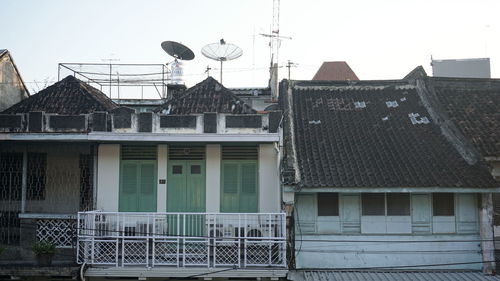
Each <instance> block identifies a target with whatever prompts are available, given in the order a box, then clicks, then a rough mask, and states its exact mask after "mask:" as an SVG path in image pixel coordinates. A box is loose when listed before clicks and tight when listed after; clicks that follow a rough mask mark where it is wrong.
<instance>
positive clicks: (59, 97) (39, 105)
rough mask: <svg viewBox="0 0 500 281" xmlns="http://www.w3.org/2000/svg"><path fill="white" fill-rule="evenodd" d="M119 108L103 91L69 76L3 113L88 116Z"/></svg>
mask: <svg viewBox="0 0 500 281" xmlns="http://www.w3.org/2000/svg"><path fill="white" fill-rule="evenodd" d="M117 107H118V106H117V105H116V104H115V103H114V102H113V101H112V100H111V99H110V98H108V97H107V96H106V95H105V94H104V93H102V92H101V91H99V90H97V89H96V88H94V87H92V86H90V85H88V84H87V83H85V82H83V81H80V80H78V79H77V78H75V77H73V76H67V77H66V78H64V79H63V80H61V81H59V82H57V83H55V84H53V85H51V86H49V87H47V88H45V89H43V90H41V91H40V92H38V93H37V94H35V95H32V96H30V97H29V98H27V99H25V100H23V101H21V102H19V103H17V104H15V105H13V106H11V107H10V108H8V109H6V110H5V111H3V112H2V113H27V112H30V111H45V112H46V113H58V114H86V113H91V112H94V111H110V110H113V109H115V108H117Z"/></svg>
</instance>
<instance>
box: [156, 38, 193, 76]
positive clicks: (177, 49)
mask: <svg viewBox="0 0 500 281" xmlns="http://www.w3.org/2000/svg"><path fill="white" fill-rule="evenodd" d="M161 48H162V49H163V50H164V51H165V52H166V53H167V54H169V55H170V56H171V57H173V58H174V60H173V61H171V62H168V63H166V65H167V66H168V65H169V64H171V81H172V82H173V83H174V84H181V83H182V75H183V73H184V71H183V69H182V63H181V62H179V60H192V59H194V53H193V51H191V49H189V48H188V47H186V46H184V45H182V44H181V43H178V42H175V41H164V42H162V43H161Z"/></svg>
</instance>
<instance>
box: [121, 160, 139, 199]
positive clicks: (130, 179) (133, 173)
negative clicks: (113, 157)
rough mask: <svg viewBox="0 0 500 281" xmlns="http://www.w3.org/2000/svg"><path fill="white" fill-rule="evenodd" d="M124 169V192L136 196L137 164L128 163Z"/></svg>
mask: <svg viewBox="0 0 500 281" xmlns="http://www.w3.org/2000/svg"><path fill="white" fill-rule="evenodd" d="M122 168H123V171H122V186H123V187H122V191H123V193H124V194H135V193H136V192H137V164H136V163H126V164H123V166H122Z"/></svg>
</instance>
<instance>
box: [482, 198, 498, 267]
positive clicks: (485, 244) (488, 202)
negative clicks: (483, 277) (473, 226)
mask: <svg viewBox="0 0 500 281" xmlns="http://www.w3.org/2000/svg"><path fill="white" fill-rule="evenodd" d="M479 223H480V227H479V234H480V236H481V252H482V253H483V262H484V263H483V273H485V274H493V273H494V272H495V262H491V261H494V260H495V246H494V242H493V199H492V196H491V193H481V210H480V213H479Z"/></svg>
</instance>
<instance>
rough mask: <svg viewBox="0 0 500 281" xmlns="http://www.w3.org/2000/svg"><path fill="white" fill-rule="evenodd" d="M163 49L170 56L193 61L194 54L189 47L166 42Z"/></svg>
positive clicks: (162, 44) (163, 43)
mask: <svg viewBox="0 0 500 281" xmlns="http://www.w3.org/2000/svg"><path fill="white" fill-rule="evenodd" d="M161 48H162V49H163V50H164V51H165V52H166V53H167V54H169V55H171V56H172V57H174V58H175V59H179V60H192V59H194V53H193V51H191V49H189V48H188V47H186V46H184V45H182V44H181V43H177V42H174V41H164V42H162V43H161Z"/></svg>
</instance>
